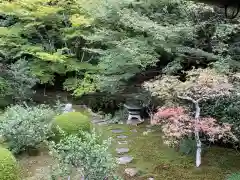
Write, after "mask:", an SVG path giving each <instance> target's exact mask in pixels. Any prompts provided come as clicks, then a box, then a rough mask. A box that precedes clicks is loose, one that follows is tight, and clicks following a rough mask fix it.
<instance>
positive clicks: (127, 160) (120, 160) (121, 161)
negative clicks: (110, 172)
mask: <svg viewBox="0 0 240 180" xmlns="http://www.w3.org/2000/svg"><path fill="white" fill-rule="evenodd" d="M132 160H133V157H131V156H122V157H120V158H118V159H117V161H118V164H127V163H130V162H132Z"/></svg>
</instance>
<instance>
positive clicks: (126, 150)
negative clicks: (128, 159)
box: [116, 148, 129, 154]
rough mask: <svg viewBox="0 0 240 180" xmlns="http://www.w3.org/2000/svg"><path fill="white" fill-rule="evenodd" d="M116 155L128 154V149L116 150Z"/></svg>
mask: <svg viewBox="0 0 240 180" xmlns="http://www.w3.org/2000/svg"><path fill="white" fill-rule="evenodd" d="M116 151H117V153H118V154H124V153H128V152H129V148H116Z"/></svg>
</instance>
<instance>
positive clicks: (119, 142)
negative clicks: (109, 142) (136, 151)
mask: <svg viewBox="0 0 240 180" xmlns="http://www.w3.org/2000/svg"><path fill="white" fill-rule="evenodd" d="M118 144H119V145H121V144H128V142H127V141H118Z"/></svg>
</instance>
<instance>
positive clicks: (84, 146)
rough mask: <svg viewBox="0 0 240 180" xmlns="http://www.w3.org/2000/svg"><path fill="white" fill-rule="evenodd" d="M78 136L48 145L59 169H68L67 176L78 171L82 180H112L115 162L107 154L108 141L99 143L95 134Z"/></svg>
mask: <svg viewBox="0 0 240 180" xmlns="http://www.w3.org/2000/svg"><path fill="white" fill-rule="evenodd" d="M80 134H81V135H80V136H77V135H69V136H65V137H64V138H62V139H61V141H60V142H58V143H55V142H51V143H50V149H51V154H52V155H53V156H54V157H55V158H56V159H57V160H58V162H59V163H60V164H61V165H60V166H59V167H60V168H64V169H67V168H70V169H69V174H68V175H70V174H71V170H73V169H78V170H79V171H80V173H81V175H82V177H84V179H89V180H90V179H91V180H100V179H105V178H112V177H113V176H114V171H115V168H116V162H115V160H114V158H113V157H112V155H111V153H110V152H109V146H110V139H109V140H105V141H103V142H101V141H100V137H99V136H98V135H97V134H96V133H95V132H93V133H92V134H90V133H88V132H80ZM65 177H67V176H66V174H65Z"/></svg>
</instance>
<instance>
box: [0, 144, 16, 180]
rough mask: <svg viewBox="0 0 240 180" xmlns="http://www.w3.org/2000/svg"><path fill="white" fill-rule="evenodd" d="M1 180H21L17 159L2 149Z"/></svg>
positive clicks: (0, 156)
mask: <svg viewBox="0 0 240 180" xmlns="http://www.w3.org/2000/svg"><path fill="white" fill-rule="evenodd" d="M0 179H1V180H20V171H19V167H18V164H17V161H16V159H15V157H14V156H13V155H12V153H11V152H10V151H9V150H7V149H5V148H2V147H0Z"/></svg>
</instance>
